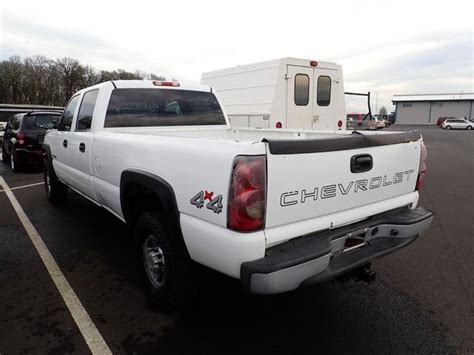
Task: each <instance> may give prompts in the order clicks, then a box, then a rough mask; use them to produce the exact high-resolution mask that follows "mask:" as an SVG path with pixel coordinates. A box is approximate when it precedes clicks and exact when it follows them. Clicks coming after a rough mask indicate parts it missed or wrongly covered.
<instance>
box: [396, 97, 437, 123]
mask: <svg viewBox="0 0 474 355" xmlns="http://www.w3.org/2000/svg"><path fill="white" fill-rule="evenodd" d="M407 104H410V105H411V106H410V107H407V106H406V105H407ZM429 117H430V103H429V102H397V123H398V124H428V123H429V122H428V118H429Z"/></svg>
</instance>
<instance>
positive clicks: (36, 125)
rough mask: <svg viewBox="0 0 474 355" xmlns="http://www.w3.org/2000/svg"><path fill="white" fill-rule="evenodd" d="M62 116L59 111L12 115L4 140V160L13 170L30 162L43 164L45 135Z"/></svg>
mask: <svg viewBox="0 0 474 355" xmlns="http://www.w3.org/2000/svg"><path fill="white" fill-rule="evenodd" d="M60 116H61V113H59V112H46V111H42V112H40V111H34V112H28V113H18V114H16V115H14V116H12V117H10V119H9V120H8V123H7V126H6V129H5V133H4V136H3V142H2V159H3V162H4V163H10V166H11V168H12V170H13V171H18V170H19V169H21V168H22V167H23V166H26V165H29V164H42V162H43V156H42V154H43V153H42V152H43V151H42V144H43V140H44V136H45V134H46V131H47V130H48V129H51V128H54V127H55V125H56V122H58V120H59V118H60Z"/></svg>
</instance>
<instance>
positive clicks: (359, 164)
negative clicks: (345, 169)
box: [351, 154, 374, 174]
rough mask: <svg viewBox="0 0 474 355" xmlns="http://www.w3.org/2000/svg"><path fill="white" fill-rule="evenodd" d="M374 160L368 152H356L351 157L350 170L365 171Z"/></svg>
mask: <svg viewBox="0 0 474 355" xmlns="http://www.w3.org/2000/svg"><path fill="white" fill-rule="evenodd" d="M373 165H374V161H373V159H372V156H371V155H370V154H358V155H354V156H352V158H351V172H353V173H356V174H357V173H365V172H366V171H369V170H371V169H372V167H373Z"/></svg>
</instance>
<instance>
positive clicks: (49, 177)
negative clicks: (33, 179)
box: [43, 158, 67, 204]
mask: <svg viewBox="0 0 474 355" xmlns="http://www.w3.org/2000/svg"><path fill="white" fill-rule="evenodd" d="M43 179H44V188H45V192H46V198H47V199H48V201H49V202H50V203H52V204H57V203H61V202H64V200H66V198H67V186H66V185H64V184H63V183H62V182H61V181H59V179H58V178H57V177H56V174H55V173H54V171H53V170H52V167H51V166H50V164H49V162H48V160H47V159H46V158H44V159H43Z"/></svg>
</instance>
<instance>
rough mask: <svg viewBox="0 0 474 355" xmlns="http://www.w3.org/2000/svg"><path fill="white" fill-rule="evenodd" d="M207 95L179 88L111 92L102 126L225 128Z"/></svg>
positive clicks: (216, 105) (211, 96) (216, 106)
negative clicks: (209, 126)
mask: <svg viewBox="0 0 474 355" xmlns="http://www.w3.org/2000/svg"><path fill="white" fill-rule="evenodd" d="M225 124H226V121H225V117H224V113H223V112H222V109H221V107H220V105H219V103H218V101H217V99H216V97H215V95H214V94H213V93H211V92H203V91H191V90H180V89H115V90H113V91H112V94H111V97H110V101H109V105H108V108H107V113H106V116H105V122H104V127H106V128H107V127H109V128H110V127H147V126H201V125H225Z"/></svg>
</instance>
